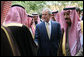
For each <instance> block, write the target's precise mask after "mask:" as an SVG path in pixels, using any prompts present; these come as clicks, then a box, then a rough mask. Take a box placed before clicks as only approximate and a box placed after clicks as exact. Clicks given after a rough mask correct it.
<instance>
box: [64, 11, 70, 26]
mask: <svg viewBox="0 0 84 57" xmlns="http://www.w3.org/2000/svg"><path fill="white" fill-rule="evenodd" d="M64 19H65V21H66V23H67V24H68V25H69V26H70V25H71V19H70V13H69V12H64Z"/></svg>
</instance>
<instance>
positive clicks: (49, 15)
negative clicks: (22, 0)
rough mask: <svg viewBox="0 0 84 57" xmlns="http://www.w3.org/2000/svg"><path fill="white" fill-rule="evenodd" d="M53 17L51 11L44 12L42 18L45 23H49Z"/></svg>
mask: <svg viewBox="0 0 84 57" xmlns="http://www.w3.org/2000/svg"><path fill="white" fill-rule="evenodd" d="M50 17H51V14H50V13H49V10H44V11H43V12H42V18H43V19H44V21H45V22H49V20H50Z"/></svg>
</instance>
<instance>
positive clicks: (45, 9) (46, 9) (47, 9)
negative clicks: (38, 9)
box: [42, 8, 52, 14]
mask: <svg viewBox="0 0 84 57" xmlns="http://www.w3.org/2000/svg"><path fill="white" fill-rule="evenodd" d="M43 11H48V13H49V14H52V12H51V10H50V9H49V8H44V9H43ZM43 11H42V12H43Z"/></svg>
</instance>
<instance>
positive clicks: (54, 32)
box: [3, 5, 83, 56]
mask: <svg viewBox="0 0 84 57" xmlns="http://www.w3.org/2000/svg"><path fill="white" fill-rule="evenodd" d="M82 16H83V15H82ZM82 18H83V17H82ZM8 23H21V24H24V25H26V26H27V27H28V28H29V29H30V31H31V33H32V35H33V40H34V42H35V43H36V45H37V46H38V52H37V56H83V19H80V16H79V14H78V13H77V11H76V7H66V8H64V9H63V10H62V11H61V12H58V11H53V12H52V11H51V10H50V9H49V8H45V9H43V11H42V15H41V18H40V17H39V15H38V14H37V13H34V14H32V16H30V15H28V14H26V10H25V8H24V7H23V6H21V5H13V6H11V8H10V10H9V12H8V13H7V16H6V18H5V20H4V22H3V25H7V24H8Z"/></svg>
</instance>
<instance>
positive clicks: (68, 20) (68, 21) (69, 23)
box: [65, 18, 71, 26]
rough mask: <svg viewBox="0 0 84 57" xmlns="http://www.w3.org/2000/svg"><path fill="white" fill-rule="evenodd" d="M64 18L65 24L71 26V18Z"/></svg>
mask: <svg viewBox="0 0 84 57" xmlns="http://www.w3.org/2000/svg"><path fill="white" fill-rule="evenodd" d="M65 20H66V23H67V25H68V26H71V20H70V19H68V18H66V19H65Z"/></svg>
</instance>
